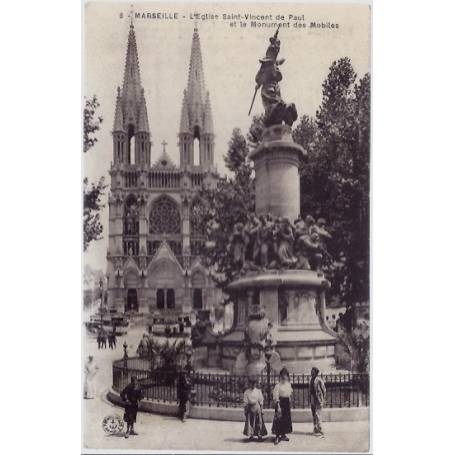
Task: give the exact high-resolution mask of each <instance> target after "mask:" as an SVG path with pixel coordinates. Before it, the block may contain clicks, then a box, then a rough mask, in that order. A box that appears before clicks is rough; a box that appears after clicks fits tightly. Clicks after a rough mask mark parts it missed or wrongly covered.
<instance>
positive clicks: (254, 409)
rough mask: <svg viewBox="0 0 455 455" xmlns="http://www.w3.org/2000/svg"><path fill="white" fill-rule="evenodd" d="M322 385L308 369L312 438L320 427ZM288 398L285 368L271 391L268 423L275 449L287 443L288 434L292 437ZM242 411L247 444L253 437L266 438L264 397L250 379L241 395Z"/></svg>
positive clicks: (290, 386) (289, 384) (320, 379)
mask: <svg viewBox="0 0 455 455" xmlns="http://www.w3.org/2000/svg"><path fill="white" fill-rule="evenodd" d="M325 393H326V389H325V384H324V381H323V380H322V378H321V377H320V376H319V370H318V369H317V368H312V369H311V380H310V403H311V413H312V415H313V426H314V434H316V435H322V434H323V432H322V427H321V410H322V407H323V405H324V400H325ZM291 397H292V385H291V382H290V378H289V372H288V370H287V369H286V368H283V369H282V370H281V371H280V381H279V382H278V384H276V385H275V387H274V389H273V402H274V407H275V414H274V418H273V423H272V433H273V434H274V435H275V438H274V444H275V445H277V444H279V443H280V442H281V441H289V436H288V434H290V433H292V417H291ZM243 401H244V409H245V426H244V430H243V434H244V435H245V436H247V437H248V439H249V440H253V439H254V437H257V438H258V440H259V441H262V440H263V438H264V436H266V435H267V428H266V426H265V423H264V414H263V406H264V397H263V395H262V391H261V390H260V389H259V388H258V387H257V381H256V379H255V378H250V379H249V381H248V389H247V390H245V393H244V398H243Z"/></svg>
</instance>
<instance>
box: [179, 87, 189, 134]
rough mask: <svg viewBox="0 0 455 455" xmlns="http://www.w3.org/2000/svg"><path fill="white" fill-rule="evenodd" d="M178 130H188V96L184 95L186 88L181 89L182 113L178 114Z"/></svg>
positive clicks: (182, 131)
mask: <svg viewBox="0 0 455 455" xmlns="http://www.w3.org/2000/svg"><path fill="white" fill-rule="evenodd" d="M180 132H181V133H189V132H190V120H189V118H188V98H187V96H186V90H184V91H183V102H182V113H181V115H180Z"/></svg>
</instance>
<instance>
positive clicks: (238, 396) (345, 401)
mask: <svg viewBox="0 0 455 455" xmlns="http://www.w3.org/2000/svg"><path fill="white" fill-rule="evenodd" d="M155 367H156V365H154V364H153V363H152V362H151V361H150V360H149V359H142V358H126V359H121V360H117V361H115V362H114V364H113V388H114V390H116V391H117V392H121V391H122V390H123V388H124V387H125V386H126V385H127V384H128V383H129V382H130V381H131V376H136V377H137V379H138V381H139V383H140V385H141V387H142V391H143V394H144V398H146V399H149V400H154V401H158V402H164V403H174V402H176V401H177V376H178V375H177V373H175V372H169V371H156V370H155V369H154V368H155ZM321 377H322V379H323V380H324V382H325V386H326V390H327V393H326V399H325V407H329V408H346V407H359V406H368V405H369V374H368V373H333V374H322V375H321ZM310 379H311V378H310V375H306V374H291V375H290V380H291V384H292V388H293V394H292V406H293V407H294V408H309V407H310ZM191 380H192V384H193V390H194V391H195V405H199V406H215V407H227V408H232V407H233V408H241V407H243V393H244V391H245V389H246V388H247V382H248V377H246V376H233V375H231V374H227V373H226V374H223V373H221V374H220V373H218V374H210V373H193V374H191ZM278 381H279V376H278V375H277V374H271V375H270V376H268V375H267V374H266V373H263V374H261V375H259V376H257V382H258V387H259V388H260V389H261V390H262V393H263V395H264V408H265V409H270V408H272V407H273V399H272V391H273V388H274V386H275V384H277V383H278Z"/></svg>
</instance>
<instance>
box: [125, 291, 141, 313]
mask: <svg viewBox="0 0 455 455" xmlns="http://www.w3.org/2000/svg"><path fill="white" fill-rule="evenodd" d="M138 310H139V303H138V300H137V289H128V291H127V293H126V308H125V311H138Z"/></svg>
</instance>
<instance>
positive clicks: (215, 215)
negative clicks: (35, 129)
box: [81, 1, 371, 453]
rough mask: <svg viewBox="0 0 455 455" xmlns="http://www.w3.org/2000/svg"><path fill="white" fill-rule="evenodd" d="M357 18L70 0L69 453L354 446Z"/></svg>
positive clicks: (364, 266)
mask: <svg viewBox="0 0 455 455" xmlns="http://www.w3.org/2000/svg"><path fill="white" fill-rule="evenodd" d="M370 26H371V5H370V4H369V3H366V2H359V3H352V2H349V3H340V2H336V3H315V2H312V3H307V4H306V3H265V2H264V3H246V2H245V3H190V2H186V3H173V2H165V3H157V2H135V3H134V4H131V3H121V2H117V1H115V2H114V1H112V2H109V1H103V2H96V1H88V2H86V3H85V4H84V20H83V27H84V31H83V32H84V40H83V54H84V57H83V62H84V64H83V115H84V131H83V133H84V134H83V151H82V159H83V166H84V184H83V193H84V194H83V197H84V210H83V229H84V232H83V236H84V237H83V238H84V242H83V243H84V244H83V247H84V252H83V264H84V268H83V288H84V292H83V296H84V299H83V310H82V315H83V316H82V317H83V320H82V324H83V346H82V352H83V384H82V387H81V389H82V390H81V400H82V419H83V424H82V433H83V434H82V452H83V453H129V452H134V451H136V452H138V451H139V452H140V453H148V452H153V451H172V452H176V451H185V452H187V451H190V450H195V451H197V452H198V453H199V452H204V451H208V452H231V451H233V452H243V453H244V452H311V453H318V452H322V453H325V452H347V453H352V452H369V451H370V387H369V385H370V361H369V359H370V355H369V353H370V335H369V333H370V287H369V282H370V276H369V269H370V247H369V246H370V206H369V204H370V77H371V74H370V57H371V56H370Z"/></svg>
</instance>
